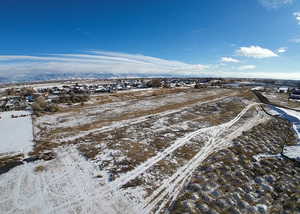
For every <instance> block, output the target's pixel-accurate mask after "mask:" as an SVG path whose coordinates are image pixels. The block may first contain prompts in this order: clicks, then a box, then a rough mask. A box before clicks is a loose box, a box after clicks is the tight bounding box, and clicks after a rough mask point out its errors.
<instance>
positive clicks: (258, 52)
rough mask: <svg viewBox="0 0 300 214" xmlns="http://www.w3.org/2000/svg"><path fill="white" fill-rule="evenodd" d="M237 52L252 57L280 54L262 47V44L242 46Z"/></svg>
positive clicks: (267, 56)
mask: <svg viewBox="0 0 300 214" xmlns="http://www.w3.org/2000/svg"><path fill="white" fill-rule="evenodd" d="M236 53H237V54H238V55H240V56H245V57H251V58H258V59H262V58H269V57H276V56H278V55H277V54H275V53H274V52H273V51H271V50H269V49H266V48H262V47H260V46H249V47H240V48H239V49H238V50H237V51H236Z"/></svg>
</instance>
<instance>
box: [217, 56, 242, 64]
mask: <svg viewBox="0 0 300 214" xmlns="http://www.w3.org/2000/svg"><path fill="white" fill-rule="evenodd" d="M221 62H233V63H238V62H240V60H238V59H234V58H232V57H222V58H221Z"/></svg>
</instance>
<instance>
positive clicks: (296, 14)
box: [293, 12, 300, 25]
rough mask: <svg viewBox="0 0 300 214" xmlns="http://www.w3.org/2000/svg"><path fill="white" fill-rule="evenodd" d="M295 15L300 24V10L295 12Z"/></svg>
mask: <svg viewBox="0 0 300 214" xmlns="http://www.w3.org/2000/svg"><path fill="white" fill-rule="evenodd" d="M293 15H294V16H295V18H296V20H297V21H298V24H299V25H300V12H295V13H293Z"/></svg>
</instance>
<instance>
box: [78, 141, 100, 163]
mask: <svg viewBox="0 0 300 214" xmlns="http://www.w3.org/2000/svg"><path fill="white" fill-rule="evenodd" d="M78 150H79V151H80V153H81V154H82V155H83V156H84V157H86V158H87V159H95V157H96V156H97V155H98V154H100V152H101V149H100V148H98V147H96V146H95V145H93V144H81V145H79V147H78Z"/></svg>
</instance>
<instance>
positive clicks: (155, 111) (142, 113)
mask: <svg viewBox="0 0 300 214" xmlns="http://www.w3.org/2000/svg"><path fill="white" fill-rule="evenodd" d="M230 95H232V92H224V93H220V94H218V95H212V96H207V97H202V98H197V99H192V100H189V101H186V102H181V103H173V104H167V105H164V106H160V107H158V108H155V109H150V110H138V111H134V112H129V113H125V114H123V115H121V116H118V117H115V118H111V119H104V120H98V121H94V122H92V123H90V124H84V125H80V126H75V127H72V128H70V127H68V128H60V129H56V130H52V131H51V135H53V134H55V133H62V132H68V131H74V132H77V131H87V130H90V129H95V128H100V127H103V126H105V125H108V124H111V123H112V122H118V121H122V120H128V119H133V118H137V117H142V116H146V115H152V114H158V113H161V112H165V111H170V110H174V109H179V108H184V107H186V106H190V105H193V104H196V103H198V102H206V101H210V100H213V99H217V98H221V97H223V96H230ZM154 102H155V101H154Z"/></svg>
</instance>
